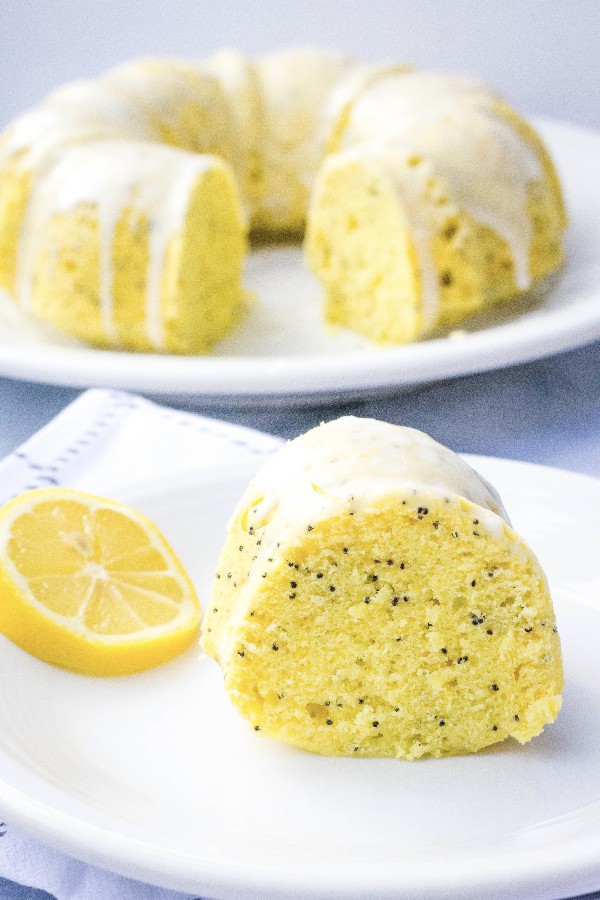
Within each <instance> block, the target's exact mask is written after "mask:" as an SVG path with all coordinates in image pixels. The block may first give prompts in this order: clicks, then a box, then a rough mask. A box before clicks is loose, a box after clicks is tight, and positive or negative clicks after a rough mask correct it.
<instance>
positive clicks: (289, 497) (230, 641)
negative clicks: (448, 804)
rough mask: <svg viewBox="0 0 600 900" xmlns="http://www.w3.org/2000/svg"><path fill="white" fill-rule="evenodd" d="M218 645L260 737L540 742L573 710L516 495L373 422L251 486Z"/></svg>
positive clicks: (470, 747)
mask: <svg viewBox="0 0 600 900" xmlns="http://www.w3.org/2000/svg"><path fill="white" fill-rule="evenodd" d="M202 645H203V647H204V649H205V650H206V652H207V653H208V654H209V655H211V656H213V657H214V658H215V659H217V660H218V662H219V663H220V665H221V667H222V669H223V673H224V677H225V688H226V691H227V693H228V695H229V697H230V699H231V700H232V702H233V703H234V704H235V705H236V707H237V708H238V709H239V711H240V712H241V713H242V714H243V715H244V716H245V717H246V718H247V719H249V721H250V723H251V725H252V726H253V727H254V729H255V730H256V731H260V732H262V733H263V734H265V735H267V736H270V737H274V738H278V739H280V740H282V741H285V742H287V743H290V744H294V745H296V746H298V747H301V748H304V749H306V750H311V751H314V752H317V753H322V754H326V755H331V756H381V757H386V756H387V757H404V758H407V759H417V758H419V757H422V756H435V757H439V756H447V755H450V754H458V753H469V752H474V751H477V750H479V749H481V748H483V747H487V746H489V745H491V744H495V743H498V742H499V741H503V740H505V739H506V738H508V737H511V736H512V737H514V738H516V739H517V740H518V741H520V742H522V743H525V742H526V741H529V740H530V739H531V738H533V737H534V736H535V735H537V734H539V733H540V731H541V730H542V729H543V727H544V725H546V724H548V723H550V722H553V721H554V719H555V718H556V716H557V714H558V711H559V709H560V705H561V698H560V692H561V690H562V686H563V676H562V663H561V654H560V643H559V639H558V634H557V631H556V624H555V618H554V613H553V609H552V602H551V599H550V594H549V591H548V585H547V582H546V579H545V577H544V574H543V572H542V570H541V568H540V565H539V563H538V561H537V559H536V558H535V556H534V554H533V553H532V551H531V550H530V549H529V548H528V547H527V545H526V544H525V542H524V541H523V540H522V539H521V538H520V537H519V536H518V535H517V534H516V533H515V531H514V530H513V529H512V528H511V526H510V524H509V522H508V519H507V516H506V512H505V511H504V509H503V507H502V504H501V501H500V498H499V497H498V495H497V494H496V492H495V491H494V490H493V488H491V487H490V485H489V484H487V482H485V481H484V480H483V479H482V478H481V477H480V476H479V475H478V474H477V473H476V472H475V471H474V470H473V469H472V468H471V467H470V466H469V465H467V463H466V462H464V461H463V460H462V459H460V458H459V457H458V456H456V455H455V454H454V453H452V452H451V451H450V450H448V449H446V448H445V447H443V446H441V445H440V444H438V443H436V442H435V441H434V440H432V439H431V438H429V437H428V436H427V435H425V434H423V433H421V432H419V431H415V430H413V429H411V428H401V427H398V426H396V425H390V424H387V423H384V422H377V421H374V420H372V419H357V418H351V417H348V418H342V419H338V420H337V421H333V422H329V423H328V424H326V425H322V426H320V427H319V428H316V429H313V430H312V431H309V432H308V433H307V434H305V435H303V436H302V437H299V438H297V439H296V440H294V441H292V442H291V443H289V444H287V445H286V446H285V447H284V448H283V449H282V450H281V451H280V452H279V453H278V454H277V455H276V456H274V457H273V458H272V459H271V460H270V461H269V462H267V464H266V465H265V466H264V468H263V469H262V470H261V471H260V472H259V474H258V475H257V476H256V477H255V478H254V479H253V480H252V481H251V482H250V484H249V486H248V489H247V490H246V492H245V493H244V496H243V497H242V499H241V500H240V502H239V504H238V507H237V510H236V512H235V513H234V515H233V518H232V520H231V522H230V525H229V529H228V535H227V539H226V542H225V546H224V548H223V551H222V553H221V557H220V560H219V563H218V571H217V574H216V579H215V582H214V587H213V591H212V596H211V600H210V604H209V608H208V611H207V613H206V616H205V619H204V622H203V631H202Z"/></svg>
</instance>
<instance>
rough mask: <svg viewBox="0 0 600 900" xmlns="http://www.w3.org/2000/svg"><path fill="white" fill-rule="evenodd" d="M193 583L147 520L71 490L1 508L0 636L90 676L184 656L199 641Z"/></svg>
mask: <svg viewBox="0 0 600 900" xmlns="http://www.w3.org/2000/svg"><path fill="white" fill-rule="evenodd" d="M199 622H200V605H199V603H198V599H197V597H196V593H195V590H194V587H193V585H192V582H191V581H190V578H189V576H188V575H187V573H186V571H185V569H184V568H183V566H182V565H181V563H180V562H179V560H178V558H177V556H176V555H175V553H174V551H173V550H172V549H171V547H170V546H169V544H168V543H167V541H166V540H165V538H164V537H163V535H162V534H161V533H160V531H159V530H158V528H157V527H156V526H155V525H154V524H153V523H152V522H151V521H150V519H148V518H147V517H146V516H144V515H142V514H141V513H139V512H136V511H135V510H133V509H130V508H129V507H127V506H125V505H123V504H121V503H116V502H114V501H112V500H107V499H106V498H104V497H96V496H94V495H93V494H86V493H82V492H80V491H73V490H67V489H63V488H47V489H42V490H36V491H29V492H27V493H25V494H21V495H20V496H19V497H17V498H16V499H14V500H11V501H10V502H9V503H7V504H6V506H4V507H3V508H2V509H0V632H2V634H4V635H6V637H7V638H9V639H10V640H11V641H14V643H15V644H17V645H18V646H19V647H22V648H23V649H24V650H27V651H28V652H29V653H31V654H33V655H34V656H36V657H38V658H39V659H42V660H44V661H45V662H49V663H53V664H54V665H57V666H62V667H63V668H66V669H72V670H74V671H76V672H82V673H85V674H87V675H122V674H126V673H130V672H137V671H140V670H142V669H148V668H150V667H152V666H156V665H158V664H160V663H163V662H165V661H166V660H169V659H171V658H172V657H174V656H176V655H177V654H178V653H180V652H181V651H182V650H184V649H185V648H186V647H187V646H189V645H190V644H191V643H192V641H194V640H195V638H196V635H197V633H198V626H199Z"/></svg>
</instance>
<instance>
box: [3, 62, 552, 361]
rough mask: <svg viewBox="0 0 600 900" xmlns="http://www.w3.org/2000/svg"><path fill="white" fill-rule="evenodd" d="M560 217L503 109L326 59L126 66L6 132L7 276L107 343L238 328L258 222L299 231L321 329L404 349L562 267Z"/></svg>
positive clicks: (538, 161)
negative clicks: (317, 286)
mask: <svg viewBox="0 0 600 900" xmlns="http://www.w3.org/2000/svg"><path fill="white" fill-rule="evenodd" d="M564 226H565V214H564V208H563V204H562V198H561V191H560V186H559V184H558V180H557V177H556V174H555V171H554V168H553V166H552V163H551V161H550V158H549V156H548V153H547V151H546V149H545V147H544V145H543V143H542V141H541V140H540V138H539V137H538V136H537V134H536V133H535V132H534V131H533V129H532V128H531V127H530V126H529V125H528V124H527V123H525V121H524V120H523V119H521V118H520V117H519V116H518V115H517V114H516V113H515V112H514V111H513V110H512V109H511V108H510V107H508V106H507V104H506V103H504V102H503V101H502V100H500V99H499V98H498V97H496V96H495V95H494V94H492V93H491V92H490V91H488V90H487V89H486V88H484V87H482V86H481V85H479V84H476V83H475V82H471V81H469V80H468V79H464V78H457V77H455V76H451V75H435V74H432V73H418V72H413V71H411V70H410V69H409V68H408V67H406V66H403V65H396V64H392V65H370V66H369V65H361V64H359V63H357V62H356V61H355V60H353V59H350V58H349V57H347V56H345V55H343V54H341V53H339V52H336V51H333V50H319V49H315V48H294V49H290V50H285V51H279V52H276V53H272V54H268V55H266V56H264V57H261V58H259V59H257V60H252V59H248V58H246V57H244V56H243V55H242V54H239V53H236V52H235V51H233V50H222V51H219V52H217V53H216V54H214V55H213V56H211V57H209V58H208V59H207V60H204V61H200V62H197V63H193V62H184V61H182V60H176V59H158V60H152V59H150V60H148V59H142V60H134V61H132V62H128V63H125V64H123V65H119V66H117V67H115V68H113V69H111V70H109V71H108V72H106V73H104V74H103V75H101V76H99V77H98V78H94V79H87V80H80V81H77V82H74V83H72V84H69V85H66V86H64V87H62V88H60V89H58V90H57V91H54V92H53V93H51V94H50V95H49V96H48V97H47V98H46V99H45V100H44V101H42V102H41V103H40V104H39V105H38V106H37V107H35V108H33V109H32V110H30V111H28V112H26V113H25V114H23V115H22V116H20V117H19V118H17V119H16V120H15V121H14V122H13V123H12V124H11V125H10V126H9V127H8V129H7V130H6V132H5V133H4V134H3V135H2V136H0V287H1V288H3V289H4V290H5V291H6V292H8V294H9V295H10V296H12V297H13V298H14V299H16V300H17V301H18V302H19V304H20V305H21V306H22V308H23V309H25V310H26V311H27V312H28V313H30V314H31V315H33V316H35V317H37V318H39V319H42V320H44V321H45V322H47V323H50V324H51V325H53V326H54V327H55V328H57V329H59V330H60V331H61V332H63V333H67V334H71V335H73V336H74V337H76V338H79V339H80V340H83V341H85V342H87V343H89V344H91V345H94V346H100V347H112V348H117V349H125V350H139V351H146V352H163V353H207V352H210V351H211V349H212V348H213V347H214V346H215V344H217V343H218V342H219V341H220V340H221V339H222V338H223V337H225V336H226V335H227V333H228V332H229V331H230V330H231V328H232V327H233V325H234V323H236V322H238V321H241V320H243V311H244V303H243V290H242V269H243V258H244V255H245V252H246V238H247V235H248V234H249V233H250V234H251V235H257V234H258V233H261V235H263V236H264V234H265V233H266V235H267V237H270V238H273V237H274V238H278V237H279V236H281V235H282V234H285V233H289V232H292V233H294V234H295V235H296V236H301V235H302V234H303V233H304V232H306V254H307V258H308V260H309V263H310V265H311V267H312V269H313V271H314V272H315V274H316V276H317V278H318V279H319V280H320V282H321V283H322V286H323V288H324V291H325V295H326V304H325V318H326V319H327V321H328V322H330V323H332V324H334V325H342V326H345V327H349V328H352V329H354V330H356V331H358V332H360V333H362V334H363V335H365V336H366V337H368V338H370V339H371V340H372V341H374V342H380V343H401V342H404V341H411V340H415V339H418V338H419V337H421V336H424V335H427V334H428V333H430V332H431V331H432V330H434V329H435V328H438V327H449V326H452V325H454V324H456V323H458V322H461V321H462V320H463V319H464V318H465V317H467V316H469V315H471V314H472V313H474V312H477V311H478V310H480V309H482V308H484V307H487V306H490V305H492V304H494V303H498V302H500V301H503V300H508V299H510V298H511V297H513V296H515V295H517V294H519V293H520V292H522V291H523V290H526V289H527V288H529V287H530V286H531V285H532V284H534V283H535V282H536V281H538V280H539V279H540V278H543V277H544V276H545V275H547V274H548V273H549V272H551V271H553V270H554V269H556V268H557V267H558V266H559V265H560V264H561V262H562V246H561V238H562V231H563V229H564ZM240 327H243V322H242V325H241V326H240Z"/></svg>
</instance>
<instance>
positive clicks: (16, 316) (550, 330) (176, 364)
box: [0, 121, 600, 405]
mask: <svg viewBox="0 0 600 900" xmlns="http://www.w3.org/2000/svg"><path fill="white" fill-rule="evenodd" d="M536 124H537V126H538V127H539V129H540V131H541V133H542V135H543V136H544V138H545V139H546V141H547V143H548V146H549V148H550V150H551V152H552V155H553V157H554V159H555V161H556V164H557V166H558V170H559V174H560V177H561V179H562V183H563V185H564V189H565V195H566V200H567V205H568V209H569V215H570V220H571V225H570V228H569V231H568V233H567V237H566V247H567V259H568V265H567V267H566V268H565V270H564V272H562V273H561V274H559V275H558V276H556V277H555V278H553V279H552V280H551V281H549V282H548V283H547V284H546V285H545V286H544V287H543V289H542V288H540V289H538V291H537V292H534V293H532V295H531V296H528V297H527V298H525V299H523V300H522V301H519V302H518V303H516V304H515V305H513V306H507V307H506V308H504V309H501V310H498V311H494V312H492V313H490V314H487V315H485V316H480V317H478V318H475V319H473V320H471V321H470V322H469V323H468V324H467V326H466V334H464V335H463V336H462V337H456V338H455V337H451V338H448V337H442V338H440V339H437V340H428V341H423V342H420V343H416V344H412V345H408V346H403V347H392V348H381V347H374V346H372V345H369V344H367V343H366V342H365V341H364V340H362V339H360V338H358V337H356V336H355V335H353V334H352V333H350V332H347V331H346V332H344V331H338V332H337V333H328V332H327V331H326V329H325V328H324V326H323V324H322V321H321V291H320V288H319V286H318V284H317V283H316V281H315V280H314V279H313V278H312V276H311V275H310V274H309V272H308V271H307V269H306V266H305V263H304V261H303V257H302V253H301V250H300V249H299V248H289V247H288V248H285V247H283V248H281V247H280V248H274V249H268V250H257V251H255V252H253V253H252V254H251V257H250V259H249V262H248V269H247V277H246V284H247V286H248V287H249V288H251V289H253V290H255V291H256V292H257V294H258V297H259V301H258V302H257V304H256V305H255V306H254V308H253V309H252V310H251V312H250V314H249V316H248V317H247V318H246V319H244V321H243V322H241V323H240V325H239V328H238V330H237V331H236V333H235V334H233V335H232V336H230V337H229V338H228V339H227V340H226V341H224V342H223V343H222V344H221V346H220V347H219V349H218V351H217V352H216V354H215V355H213V356H210V357H191V358H190V357H188V358H181V357H175V356H150V355H142V354H132V353H114V352H108V351H101V350H91V349H89V348H85V347H83V346H81V345H79V344H77V343H76V342H75V341H72V340H70V339H68V338H66V337H63V336H60V335H57V334H56V333H55V332H54V331H52V330H51V329H49V328H45V327H43V326H41V325H39V324H37V323H33V322H32V321H30V320H29V319H25V318H24V317H23V316H22V314H20V313H19V312H18V311H17V310H16V309H15V308H14V307H13V305H12V304H10V302H9V301H7V299H6V298H5V299H4V302H3V303H2V304H1V306H0V324H1V325H2V328H1V329H0V375H6V376H9V377H13V378H25V379H27V380H29V381H41V382H47V383H51V384H60V385H70V386H77V387H94V386H96V387H98V386H100V387H116V388H123V389H128V390H134V391H141V392H143V393H146V394H153V395H156V396H159V397H163V398H165V397H169V398H171V399H177V400H179V401H180V402H186V403H188V404H196V405H208V404H214V403H219V404H221V405H223V404H224V403H229V404H235V403H242V402H243V403H244V404H247V403H248V402H260V403H262V404H264V403H266V402H273V403H283V402H286V403H303V402H304V403H306V402H315V400H319V401H323V402H325V401H336V400H338V401H339V400H340V399H342V398H344V397H345V398H349V397H353V396H364V395H369V394H371V395H373V394H377V393H381V392H383V391H389V390H399V389H407V388H410V387H413V386H415V385H417V384H421V383H424V382H428V381H436V380H438V379H441V378H449V377H454V376H458V375H465V374H468V373H470V372H481V371H485V370H487V369H494V368H499V367H502V366H508V365H512V364H515V363H519V362H524V361H527V360H531V359H537V358H539V357H542V356H547V355H550V354H552V353H557V352H559V351H561V350H568V349H570V348H573V347H577V346H579V345H582V344H585V343H587V342H589V341H592V340H594V338H596V337H600V179H599V178H598V159H599V158H600V132H595V131H591V130H585V129H581V128H577V127H574V126H570V125H565V124H561V123H558V122H551V121H537V122H536Z"/></svg>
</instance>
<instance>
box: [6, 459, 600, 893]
mask: <svg viewBox="0 0 600 900" xmlns="http://www.w3.org/2000/svg"><path fill="white" fill-rule="evenodd" d="M474 459H475V465H476V466H477V467H478V468H479V469H480V470H481V472H482V474H483V475H485V476H486V477H487V478H489V479H490V480H491V481H493V482H494V483H495V484H496V485H497V486H498V488H499V489H500V491H501V493H502V495H503V497H504V499H505V500H506V503H507V507H508V509H509V510H510V513H511V516H512V517H513V521H514V523H515V525H516V527H517V528H518V529H519V530H520V531H521V532H522V533H523V535H524V536H525V537H526V538H527V539H528V540H529V541H530V543H531V544H532V545H533V547H534V548H535V550H536V551H537V552H538V553H539V556H540V558H541V562H542V564H543V565H544V567H545V568H546V571H547V573H548V575H549V578H550V583H551V586H552V591H553V595H554V598H555V603H556V611H557V617H558V624H559V630H560V633H561V637H562V641H563V651H564V659H565V669H566V680H567V689H566V691H565V695H564V707H563V710H562V712H561V714H560V716H559V719H558V721H557V723H556V724H555V725H553V726H551V727H548V728H547V729H546V731H545V732H544V733H543V734H542V735H541V736H540V737H538V738H537V739H535V740H534V741H532V742H531V743H530V744H528V745H527V746H525V747H521V746H519V745H518V744H516V742H507V743H505V744H503V745H501V746H498V747H496V748H494V749H493V750H490V751H488V752H482V753H480V754H477V755H472V756H464V757H456V758H453V759H444V760H427V761H421V762H415V763H409V762H406V761H401V760H369V759H367V760H352V759H329V758H325V757H319V756H313V755H310V754H308V753H304V752H301V751H296V750H294V749H292V748H289V747H286V746H285V745H282V744H279V743H277V742H275V741H270V740H268V739H265V738H260V737H259V736H257V735H256V734H254V732H253V731H252V730H251V729H250V728H249V727H248V726H247V725H246V723H245V722H244V721H243V720H242V719H241V717H239V716H238V714H237V712H236V711H235V710H234V709H233V707H232V706H231V705H230V704H229V702H228V701H227V699H226V697H225V696H224V692H223V689H222V684H221V675H220V671H219V669H218V667H217V666H216V664H215V663H214V662H213V661H212V660H209V659H206V658H205V659H203V660H200V659H199V658H198V656H197V653H196V652H195V651H190V652H189V653H187V655H184V656H182V657H180V658H179V659H177V660H175V661H173V662H172V663H170V664H168V665H166V666H163V667H161V668H160V669H156V670H154V671H151V672H148V673H145V674H142V675H136V676H130V677H128V678H118V679H104V680H103V679H94V678H85V677H81V676H77V675H73V674H70V673H67V672H63V671H60V670H59V669H54V668H52V667H50V666H46V665H44V664H43V663H41V662H38V661H37V660H35V659H33V658H31V657H29V656H28V655H27V654H25V653H24V652H22V651H21V650H19V649H18V648H16V647H14V646H13V645H12V644H10V643H9V642H8V641H6V640H4V639H2V640H1V641H0V683H1V684H2V690H1V691H0V809H2V815H3V816H5V817H6V819H7V820H8V821H13V822H14V823H20V824H21V825H22V826H23V827H25V828H26V829H28V830H30V831H31V832H33V833H35V834H37V835H38V836H39V837H41V838H42V839H43V840H45V841H47V842H49V843H51V844H53V845H54V846H56V847H58V848H60V849H63V850H65V851H66V852H68V853H71V854H73V855H75V856H77V857H79V858H81V859H83V860H86V861H88V862H92V863H96V864H98V865H101V866H104V867H106V868H109V869H112V870H114V871H116V872H120V873H122V874H126V875H131V876H134V877H137V878H140V879H142V880H145V881H150V882H153V883H156V884H160V885H163V886H167V887H172V888H178V889H181V890H186V891H190V892H194V893H196V894H201V895H202V896H203V897H218V898H240V897H243V898H244V900H248V898H261V900H263V898H266V897H271V898H281V897H286V898H292V897H304V898H306V897H328V898H339V900H342V898H344V900H351V898H357V900H358V898H361V900H373V898H390V900H391V898H394V900H401V898H410V900H425V898H432V897H436V898H440V897H444V898H445V900H453V898H454V900H481V898H482V897H484V896H485V897H494V900H501V898H514V900H523V898H524V897H525V896H526V897H527V898H528V900H532V898H545V900H550V898H558V897H565V896H567V895H569V896H573V895H575V894H578V893H584V892H586V891H591V890H593V889H594V888H598V887H600V774H599V773H600V741H599V740H598V735H599V734H600V652H599V649H598V648H599V647H600V603H599V599H600V598H599V596H598V593H599V587H600V556H599V554H598V546H597V541H598V517H597V510H598V508H599V507H600V481H596V480H593V479H591V478H586V477H585V476H582V475H574V474H571V473H567V472H561V471H558V470H554V469H548V468H543V467H539V466H531V465H527V464H524V463H515V462H508V461H502V460H494V459H485V458H474ZM248 474H249V471H248V470H246V471H244V472H240V471H237V472H229V473H227V472H223V471H219V470H216V471H213V472H209V473H206V474H205V475H203V476H202V477H200V476H196V477H195V478H193V479H192V480H191V481H190V479H186V480H182V479H180V480H179V481H178V482H172V483H165V484H164V485H162V486H161V485H155V486H153V487H148V486H146V487H143V488H137V489H136V488H132V489H129V490H128V491H117V492H116V493H119V494H120V495H121V496H122V497H123V498H124V499H129V500H130V501H133V502H134V503H135V504H136V505H137V506H138V507H140V508H141V509H143V510H144V511H145V512H147V513H148V514H150V515H151V516H152V517H153V518H154V519H155V520H156V521H157V522H158V523H159V525H160V526H161V527H162V528H163V529H164V531H165V532H166V534H167V535H168V537H169V538H170V539H171V541H172V543H173V544H174V546H175V547H176V549H177V550H178V551H179V552H180V554H181V556H182V558H183V560H184V562H185V563H186V565H187V566H188V567H189V569H190V572H191V573H192V575H193V577H194V579H195V581H196V583H197V585H198V588H199V591H200V596H201V597H204V598H206V597H207V591H208V587H209V583H210V580H211V575H212V572H213V571H214V567H215V561H216V556H217V553H218V550H219V546H220V544H221V542H222V540H223V534H224V526H225V522H226V519H227V517H228V515H229V513H230V512H231V509H232V507H233V506H234V504H235V502H236V501H237V499H238V497H239V495H240V494H241V492H242V489H243V487H244V486H245V484H246V481H247V478H248ZM205 602H206V600H205Z"/></svg>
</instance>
